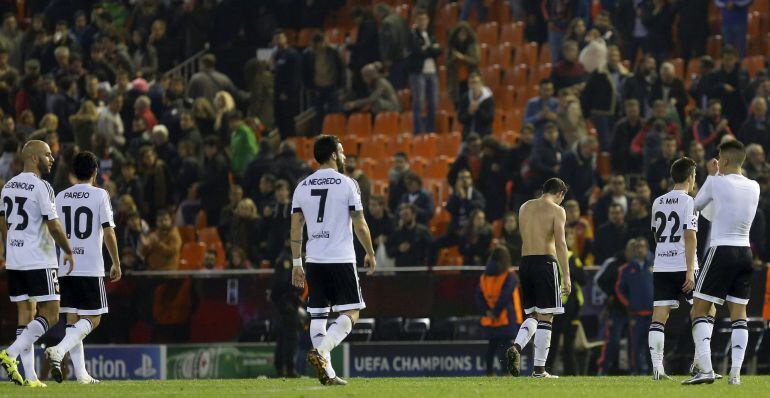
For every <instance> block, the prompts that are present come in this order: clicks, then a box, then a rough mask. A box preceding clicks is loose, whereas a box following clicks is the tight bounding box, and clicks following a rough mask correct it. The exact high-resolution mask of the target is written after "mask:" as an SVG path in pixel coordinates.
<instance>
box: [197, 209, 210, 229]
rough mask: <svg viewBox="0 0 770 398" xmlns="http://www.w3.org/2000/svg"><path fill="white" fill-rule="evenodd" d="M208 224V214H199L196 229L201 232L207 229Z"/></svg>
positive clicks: (202, 212) (201, 212)
mask: <svg viewBox="0 0 770 398" xmlns="http://www.w3.org/2000/svg"><path fill="white" fill-rule="evenodd" d="M207 224H208V220H206V212H204V211H203V210H201V211H199V212H198V215H197V216H196V217H195V229H197V230H201V229H202V228H206V226H207Z"/></svg>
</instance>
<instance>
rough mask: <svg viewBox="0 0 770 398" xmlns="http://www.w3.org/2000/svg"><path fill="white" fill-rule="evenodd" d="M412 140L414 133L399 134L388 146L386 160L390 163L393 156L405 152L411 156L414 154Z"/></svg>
mask: <svg viewBox="0 0 770 398" xmlns="http://www.w3.org/2000/svg"><path fill="white" fill-rule="evenodd" d="M410 120H411V119H410ZM412 139H413V137H412V133H411V132H409V133H402V134H399V135H398V136H396V137H395V139H393V140H391V141H390V143H389V145H388V151H389V152H388V153H387V156H386V160H388V161H390V160H391V156H392V155H394V154H395V153H396V152H404V153H406V154H410V153H411V152H412Z"/></svg>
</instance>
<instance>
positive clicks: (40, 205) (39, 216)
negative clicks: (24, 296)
mask: <svg viewBox="0 0 770 398" xmlns="http://www.w3.org/2000/svg"><path fill="white" fill-rule="evenodd" d="M2 197H3V204H2V208H1V209H2V214H3V215H4V216H5V222H6V225H7V228H8V234H7V237H6V245H5V247H6V249H5V262H6V266H7V267H8V269H12V270H22V271H27V270H34V269H44V268H57V267H58V266H59V263H58V261H57V260H56V243H55V242H54V240H53V237H52V236H51V233H50V232H49V231H48V226H46V225H45V224H44V222H45V220H55V219H56V218H57V215H56V205H55V204H54V194H53V188H51V185H50V184H48V182H46V181H45V180H43V179H41V178H40V177H38V176H37V175H36V174H35V173H31V172H24V173H21V174H19V175H17V176H16V177H13V178H11V180H10V181H8V182H7V183H5V186H4V187H3V192H2Z"/></svg>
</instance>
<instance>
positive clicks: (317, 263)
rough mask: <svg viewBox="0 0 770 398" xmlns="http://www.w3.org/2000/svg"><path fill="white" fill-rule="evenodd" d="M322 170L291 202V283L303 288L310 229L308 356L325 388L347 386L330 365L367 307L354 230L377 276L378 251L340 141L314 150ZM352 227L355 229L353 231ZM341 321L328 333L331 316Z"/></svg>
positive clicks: (325, 138) (326, 141) (324, 141)
mask: <svg viewBox="0 0 770 398" xmlns="http://www.w3.org/2000/svg"><path fill="white" fill-rule="evenodd" d="M313 154H314V156H315V160H316V161H317V162H318V163H319V164H320V165H321V167H320V168H319V169H318V171H316V172H315V173H313V174H311V175H310V176H308V177H307V178H305V179H304V180H302V181H300V182H299V184H297V188H296V189H295V190H294V199H293V200H292V205H291V207H292V213H293V214H292V217H291V252H292V258H293V259H294V260H293V263H294V264H293V265H294V267H293V269H292V283H293V284H294V286H296V287H303V286H304V283H305V269H303V267H302V227H303V226H304V225H307V236H308V241H307V246H306V248H305V250H306V253H305V257H306V259H307V263H306V264H305V267H306V268H307V281H308V285H309V286H308V288H309V296H308V303H307V311H308V313H309V314H310V318H311V319H310V339H311V340H312V342H313V347H314V348H313V349H312V350H310V352H308V354H307V359H308V362H310V364H311V365H313V367H315V369H316V372H317V373H318V380H319V381H320V382H321V384H323V385H345V384H347V382H346V381H344V380H342V379H340V378H339V377H337V375H336V373H335V371H334V369H333V368H332V366H331V355H330V353H331V350H332V349H333V348H334V347H336V346H338V345H339V344H340V343H341V342H342V340H344V339H345V337H346V336H347V335H348V334H349V333H350V331H351V330H352V328H353V324H355V322H356V321H357V320H358V313H359V311H360V310H362V309H364V308H366V305H365V304H364V299H363V297H362V296H361V286H360V285H359V282H358V272H357V271H356V253H355V250H354V248H353V230H355V233H356V236H357V237H358V240H359V241H360V242H361V245H362V246H363V247H364V250H365V251H366V257H365V258H364V266H365V267H366V268H367V269H368V274H369V275H371V274H372V273H373V272H374V269H375V266H376V263H375V260H374V248H373V247H372V238H371V235H370V234H369V226H368V225H367V224H366V220H365V219H364V212H363V206H362V205H361V190H360V189H359V188H358V184H357V183H356V182H355V181H354V180H353V179H351V178H349V177H347V176H345V175H344V174H342V171H343V170H344V164H345V154H344V152H343V148H342V144H341V143H340V141H339V139H338V138H337V137H335V136H331V135H322V136H320V137H319V138H318V139H317V140H316V142H315V145H314V147H313ZM351 224H352V228H351ZM330 310H331V311H333V312H337V313H339V317H338V318H337V319H336V320H335V321H334V322H332V324H331V326H330V327H329V330H328V331H327V330H326V320H327V318H328V317H329V311H330Z"/></svg>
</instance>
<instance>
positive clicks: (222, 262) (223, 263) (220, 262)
mask: <svg viewBox="0 0 770 398" xmlns="http://www.w3.org/2000/svg"><path fill="white" fill-rule="evenodd" d="M207 250H214V252H215V253H216V255H217V262H216V263H214V268H215V269H225V268H226V267H227V255H226V254H225V248H224V246H223V245H222V242H214V243H213V244H210V245H207Z"/></svg>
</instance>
